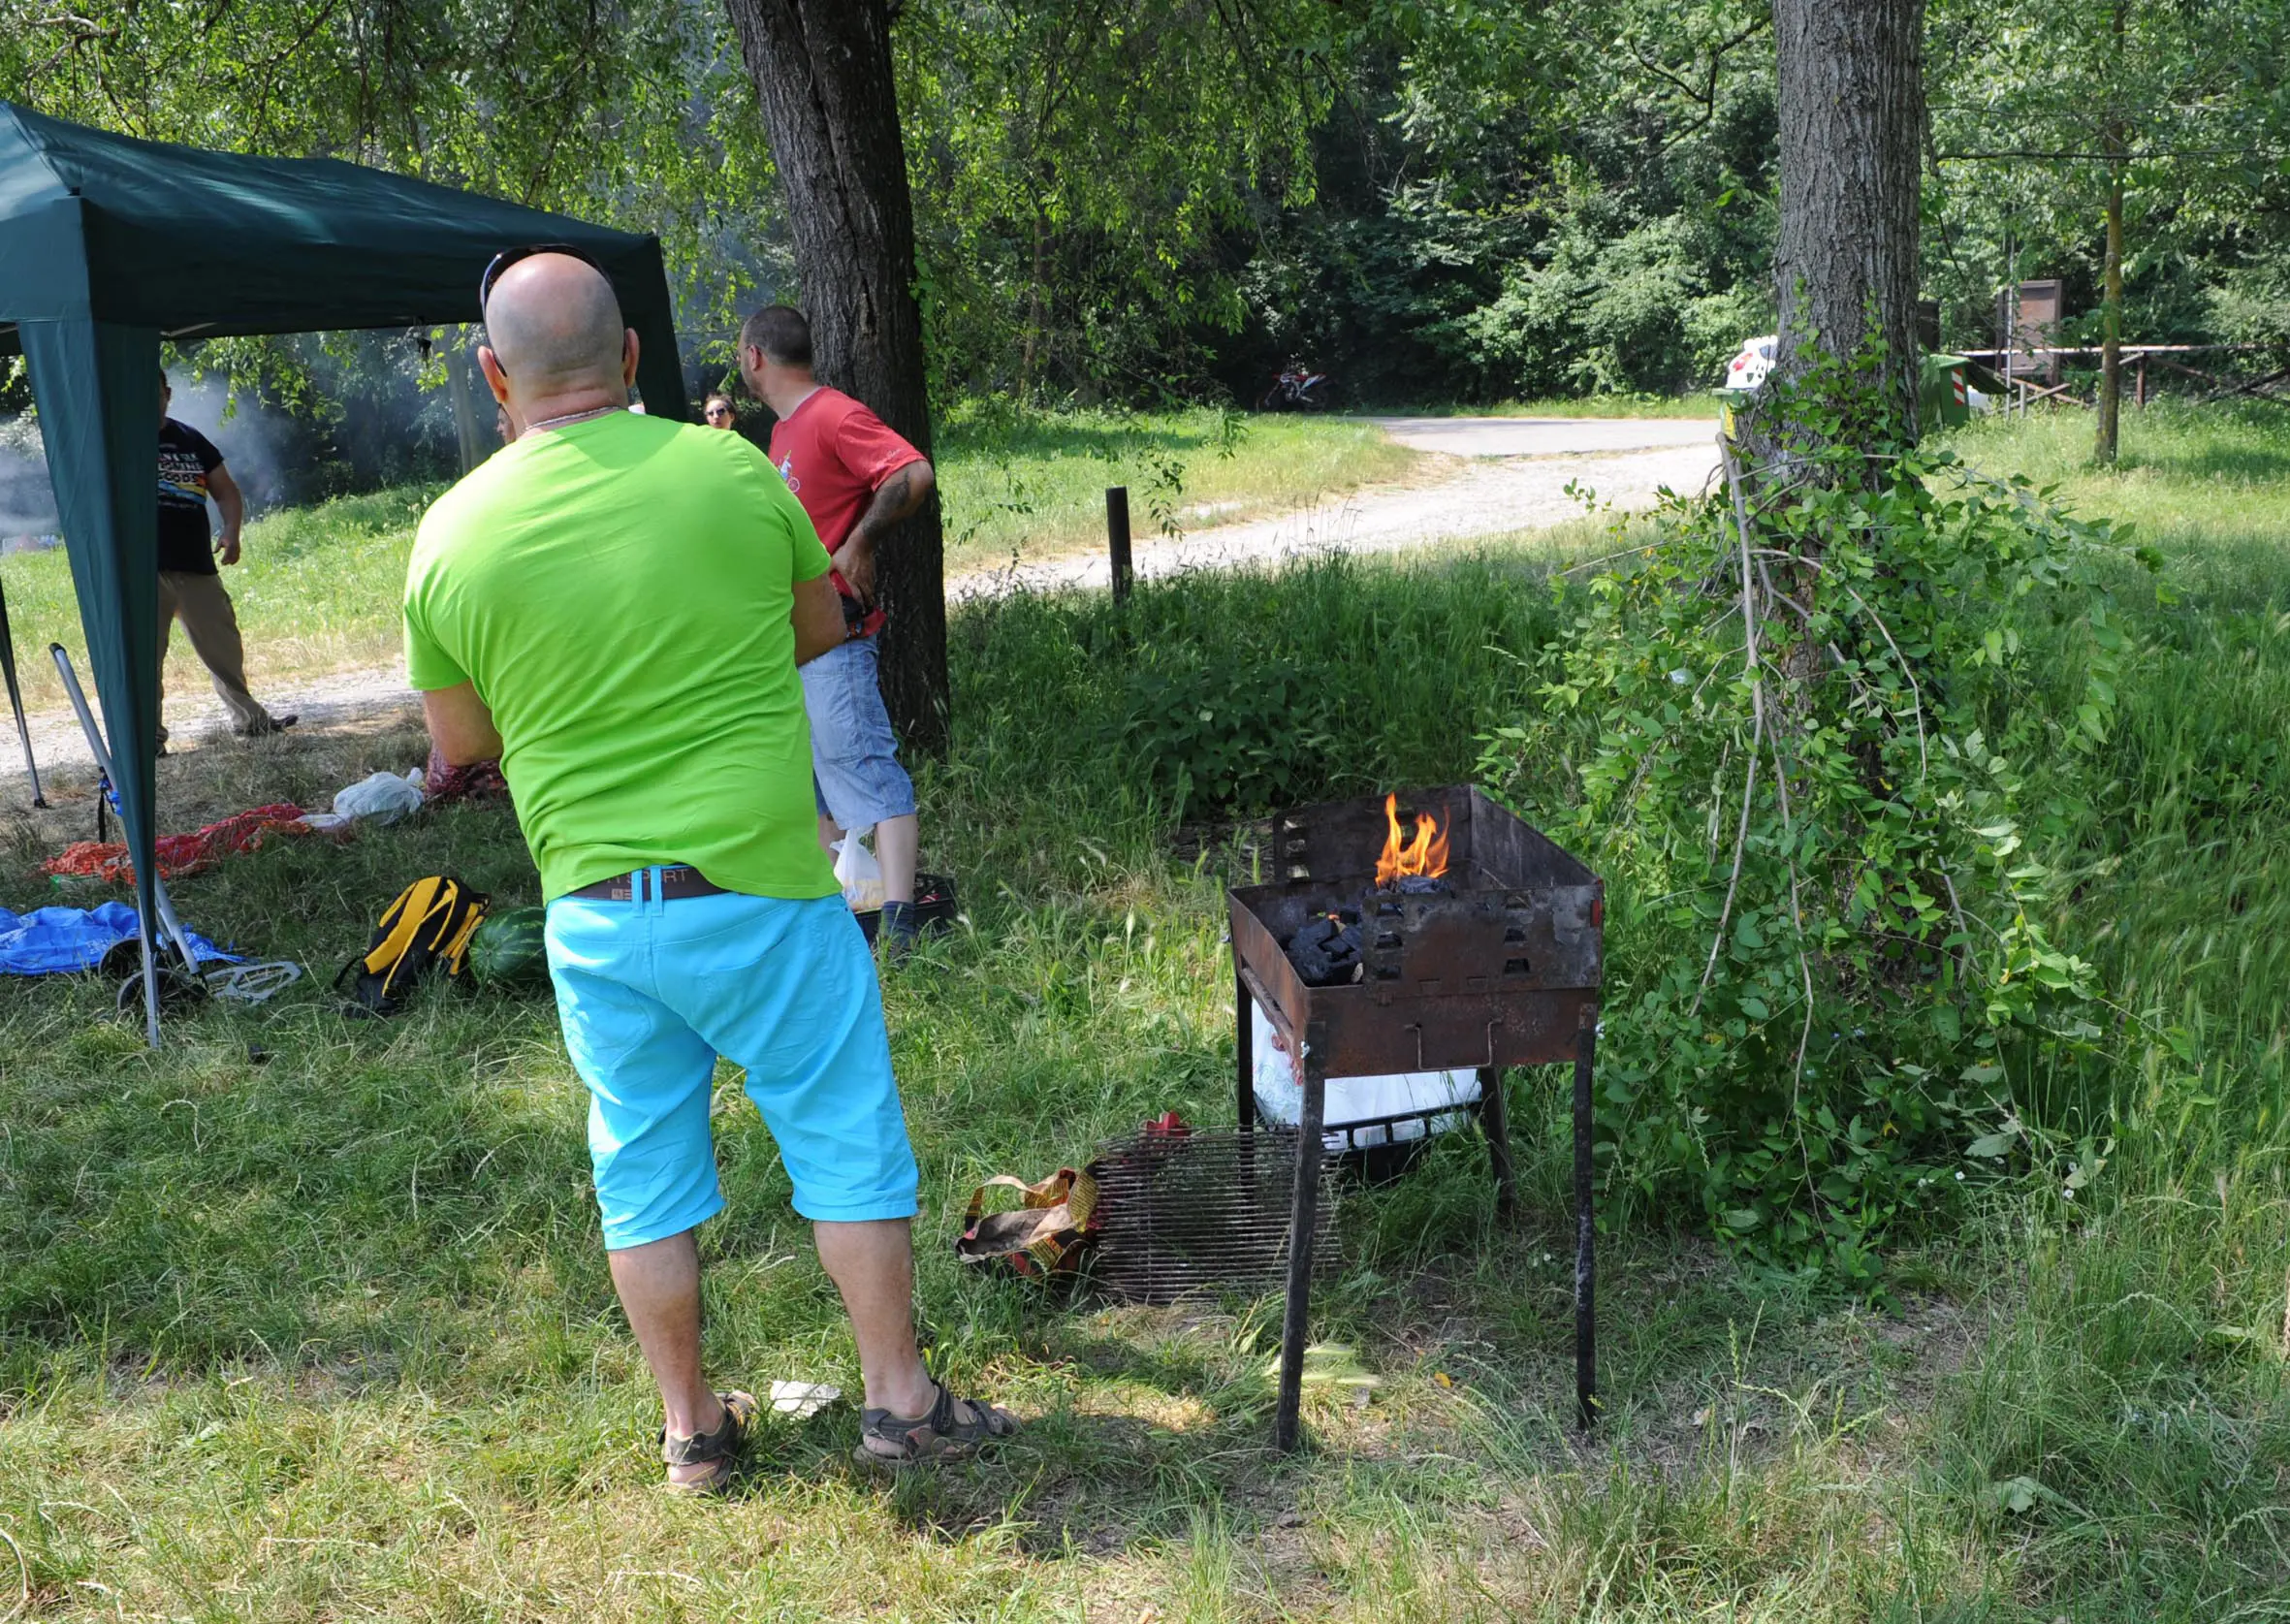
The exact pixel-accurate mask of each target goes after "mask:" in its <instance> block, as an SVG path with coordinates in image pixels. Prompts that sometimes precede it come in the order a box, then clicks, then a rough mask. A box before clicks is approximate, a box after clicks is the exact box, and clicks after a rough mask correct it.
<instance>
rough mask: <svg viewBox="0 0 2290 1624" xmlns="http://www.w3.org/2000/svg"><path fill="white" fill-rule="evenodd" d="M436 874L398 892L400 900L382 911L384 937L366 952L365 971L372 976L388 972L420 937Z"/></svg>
mask: <svg viewBox="0 0 2290 1624" xmlns="http://www.w3.org/2000/svg"><path fill="white" fill-rule="evenodd" d="M438 883H439V881H438V879H437V876H434V875H430V876H426V877H424V878H421V879H417V880H415V881H414V882H413V883H412V884H411V885H408V886H407V887H406V888H405V889H404V890H402V891H400V892H398V900H397V901H396V902H394V903H392V904H391V905H390V906H389V907H388V908H384V909H383V910H382V918H381V926H380V930H381V937H382V939H381V940H379V941H377V942H375V943H374V944H373V946H371V947H369V948H367V949H366V960H365V963H366V973H367V974H369V975H380V974H383V973H385V972H386V971H388V970H389V969H390V968H391V967H392V966H394V965H396V964H397V963H398V960H400V959H402V958H404V957H405V950H406V949H407V948H408V947H410V946H412V945H413V944H414V942H415V941H416V940H417V939H419V938H420V936H421V934H422V921H423V919H424V918H425V917H426V916H427V915H428V913H429V908H430V906H431V901H432V899H433V898H434V896H435V893H436V889H437V886H438Z"/></svg>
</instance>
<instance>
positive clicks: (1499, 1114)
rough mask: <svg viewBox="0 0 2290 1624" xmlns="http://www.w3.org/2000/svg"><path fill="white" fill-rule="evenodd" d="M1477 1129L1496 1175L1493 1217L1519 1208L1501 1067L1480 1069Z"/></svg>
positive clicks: (1508, 1103) (1508, 1213)
mask: <svg viewBox="0 0 2290 1624" xmlns="http://www.w3.org/2000/svg"><path fill="white" fill-rule="evenodd" d="M1479 1131H1480V1132H1482V1133H1484V1134H1485V1135H1486V1136H1487V1162H1488V1164H1489V1165H1490V1166H1491V1167H1492V1168H1493V1169H1494V1173H1495V1215H1496V1216H1497V1217H1498V1218H1509V1217H1510V1216H1511V1214H1512V1213H1513V1212H1515V1211H1516V1210H1517V1209H1518V1175H1517V1174H1516V1173H1515V1172H1513V1171H1512V1169H1511V1101H1510V1100H1509V1099H1507V1098H1505V1096H1504V1092H1503V1067H1500V1066H1482V1067H1479Z"/></svg>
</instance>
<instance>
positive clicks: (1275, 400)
mask: <svg viewBox="0 0 2290 1624" xmlns="http://www.w3.org/2000/svg"><path fill="white" fill-rule="evenodd" d="M1335 394H1336V386H1335V384H1334V383H1333V382H1332V381H1330V379H1329V377H1328V375H1327V374H1326V373H1325V372H1315V371H1314V370H1313V369H1312V368H1311V367H1309V366H1305V365H1304V364H1303V363H1302V362H1301V361H1291V362H1289V363H1288V367H1287V369H1286V370H1284V371H1283V372H1282V373H1281V375H1280V376H1279V377H1277V378H1275V379H1273V380H1272V387H1271V388H1270V389H1268V390H1266V391H1265V392H1264V396H1263V398H1261V399H1260V400H1258V401H1257V402H1256V409H1257V410H1258V411H1260V412H1318V411H1325V410H1326V409H1327V408H1328V406H1329V404H1330V403H1331V401H1332V400H1333V399H1334V398H1335Z"/></svg>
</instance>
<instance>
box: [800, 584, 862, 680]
mask: <svg viewBox="0 0 2290 1624" xmlns="http://www.w3.org/2000/svg"><path fill="white" fill-rule="evenodd" d="M789 618H790V619H791V620H793V621H794V622H795V663H796V664H797V665H809V664H810V663H811V661H812V660H815V659H817V658H818V657H819V656H820V655H821V654H823V653H826V652H827V651H828V650H830V649H832V648H835V647H836V646H838V645H839V644H841V643H842V642H843V639H844V638H845V637H847V636H849V635H850V634H849V632H848V630H847V629H846V628H845V627H844V625H843V599H842V597H841V595H840V594H838V593H837V591H836V590H835V583H834V582H832V581H830V580H828V579H827V577H825V576H824V575H822V576H820V577H819V578H818V579H817V580H815V581H798V582H797V583H795V612H794V614H793V615H792V616H791V617H789Z"/></svg>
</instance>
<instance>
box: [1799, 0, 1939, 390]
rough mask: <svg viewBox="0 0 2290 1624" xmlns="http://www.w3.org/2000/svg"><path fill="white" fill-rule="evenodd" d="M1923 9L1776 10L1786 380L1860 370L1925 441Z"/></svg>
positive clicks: (1826, 1) (1897, 3) (1913, 2)
mask: <svg viewBox="0 0 2290 1624" xmlns="http://www.w3.org/2000/svg"><path fill="white" fill-rule="evenodd" d="M1773 34H1774V40H1775V46H1776V49H1777V52H1778V68H1779V80H1778V85H1777V90H1778V102H1779V106H1778V109H1777V111H1778V113H1779V117H1780V124H1781V231H1780V240H1779V242H1778V244H1777V246H1776V250H1775V254H1774V271H1775V275H1776V277H1777V279H1778V281H1779V284H1780V287H1779V293H1780V304H1781V328H1780V332H1781V342H1780V346H1779V348H1780V356H1779V359H1778V368H1777V369H1778V370H1779V371H1780V372H1781V374H1782V376H1783V377H1784V378H1787V377H1791V376H1794V375H1797V374H1798V373H1801V372H1803V371H1804V370H1806V369H1807V368H1808V367H1809V366H1811V365H1812V363H1813V361H1814V360H1815V358H1816V355H1817V353H1818V352H1822V351H1826V352H1827V353H1828V354H1829V355H1832V356H1835V357H1837V358H1839V359H1842V360H1850V359H1851V358H1852V357H1853V356H1854V355H1855V354H1856V352H1858V351H1859V350H1860V349H1861V344H1862V342H1863V340H1864V339H1865V338H1867V337H1868V336H1869V335H1870V328H1871V326H1872V324H1873V326H1874V328H1875V330H1876V336H1878V337H1879V338H1881V340H1882V342H1883V347H1884V355H1883V359H1882V361H1881V363H1880V364H1879V370H1878V373H1877V375H1876V376H1875V377H1874V378H1872V379H1870V380H1868V381H1870V382H1871V383H1873V384H1874V385H1875V386H1876V387H1877V389H1878V390H1879V392H1880V394H1881V395H1882V397H1884V398H1885V400H1886V403H1887V404H1888V405H1889V406H1890V407H1892V409H1894V410H1896V411H1897V412H1898V413H1899V414H1900V421H1901V423H1902V424H1903V425H1904V426H1905V429H1906V431H1907V432H1908V433H1909V434H1911V435H1913V434H1914V433H1915V431H1916V408H1917V379H1918V373H1919V368H1920V365H1921V363H1920V360H1919V357H1918V355H1917V343H1916V335H1917V328H1916V320H1917V221H1918V202H1919V192H1918V187H1919V182H1920V180H1921V178H1922V168H1921V163H1920V154H1921V152H1922V151H1923V143H1924V59H1923V36H1924V3H1923V0H1774V4H1773Z"/></svg>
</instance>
